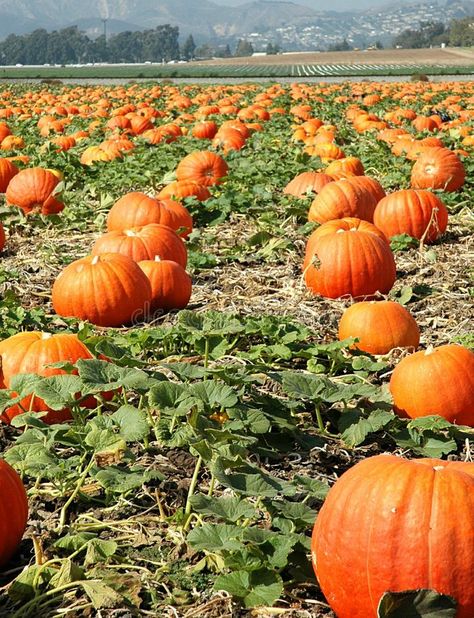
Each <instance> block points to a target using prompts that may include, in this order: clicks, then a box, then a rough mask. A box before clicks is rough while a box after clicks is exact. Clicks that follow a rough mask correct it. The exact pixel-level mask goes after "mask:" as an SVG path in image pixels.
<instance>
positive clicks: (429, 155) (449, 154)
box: [411, 147, 466, 191]
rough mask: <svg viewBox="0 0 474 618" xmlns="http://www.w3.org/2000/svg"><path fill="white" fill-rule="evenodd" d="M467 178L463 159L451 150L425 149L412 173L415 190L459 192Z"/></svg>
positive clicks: (412, 183)
mask: <svg viewBox="0 0 474 618" xmlns="http://www.w3.org/2000/svg"><path fill="white" fill-rule="evenodd" d="M465 178H466V170H465V169H464V165H463V164H462V161H461V159H460V158H459V157H458V156H457V154H456V153H455V152H453V151H452V150H450V149H449V148H439V147H434V148H425V149H424V150H423V151H422V153H421V154H420V156H419V158H418V159H417V161H416V163H415V165H414V166H413V168H412V171H411V186H412V187H413V188H414V189H442V190H443V191H457V190H458V189H460V188H461V187H462V186H463V184H464V180H465Z"/></svg>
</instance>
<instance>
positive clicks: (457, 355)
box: [390, 344, 474, 426]
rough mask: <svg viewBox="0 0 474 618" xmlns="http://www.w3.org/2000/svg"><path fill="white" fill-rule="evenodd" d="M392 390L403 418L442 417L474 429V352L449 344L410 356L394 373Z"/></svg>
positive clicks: (397, 410)
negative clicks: (433, 415)
mask: <svg viewBox="0 0 474 618" xmlns="http://www.w3.org/2000/svg"><path fill="white" fill-rule="evenodd" d="M390 391H391V393H392V396H393V405H394V409H395V411H396V412H397V413H398V414H400V416H409V417H410V418H418V417H419V416H428V415H431V414H438V415H439V416H442V417H443V418H445V419H447V420H448V421H450V422H451V423H457V424H458V425H469V426H474V407H473V402H474V352H471V351H470V350H468V349H467V348H465V347H463V346H460V345H453V344H448V345H442V346H439V347H437V348H429V349H428V350H422V351H420V352H416V353H415V354H411V355H410V356H406V357H405V358H404V359H402V360H401V361H400V362H399V364H398V365H397V367H395V370H394V372H393V373H392V377H391V379H390Z"/></svg>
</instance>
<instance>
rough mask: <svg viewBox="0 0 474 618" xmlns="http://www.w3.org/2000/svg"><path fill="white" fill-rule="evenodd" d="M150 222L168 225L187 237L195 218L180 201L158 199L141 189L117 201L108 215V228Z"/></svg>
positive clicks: (131, 226)
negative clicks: (141, 191) (142, 191)
mask: <svg viewBox="0 0 474 618" xmlns="http://www.w3.org/2000/svg"><path fill="white" fill-rule="evenodd" d="M150 223H161V224H162V225H167V226H168V227H170V228H171V229H173V230H174V231H175V232H177V233H179V235H180V236H182V237H183V238H186V237H187V236H189V234H190V233H191V231H192V229H193V219H192V217H191V215H190V214H189V212H188V210H187V209H186V208H185V207H184V206H183V205H182V204H180V203H179V202H176V201H174V200H170V199H164V200H157V199H154V198H152V197H149V196H148V195H145V194H144V193H140V192H139V191H134V192H132V193H127V194H126V195H124V196H123V197H121V198H120V199H119V200H117V201H116V202H115V204H114V205H113V206H112V208H111V209H110V211H109V214H108V216H107V230H108V231H109V232H112V231H123V230H127V229H131V228H135V227H141V226H144V225H148V224H150Z"/></svg>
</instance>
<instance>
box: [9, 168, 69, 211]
mask: <svg viewBox="0 0 474 618" xmlns="http://www.w3.org/2000/svg"><path fill="white" fill-rule="evenodd" d="M58 183H59V178H58V177H57V176H56V175H55V174H53V173H52V172H51V171H50V170H46V169H43V168H41V167H30V168H27V169H24V170H21V171H20V172H18V174H16V175H15V176H13V178H12V179H11V180H10V183H9V184H8V187H7V190H6V192H5V197H6V199H7V204H8V205H9V206H18V207H19V208H21V210H22V211H23V212H24V213H25V214H30V213H33V212H40V213H41V214H44V215H49V214H53V213H57V212H60V211H61V210H63V208H64V204H62V202H60V201H59V200H57V199H56V198H55V197H54V191H55V189H56V186H57V185H58Z"/></svg>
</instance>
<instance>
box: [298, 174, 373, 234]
mask: <svg viewBox="0 0 474 618" xmlns="http://www.w3.org/2000/svg"><path fill="white" fill-rule="evenodd" d="M384 196H385V192H384V190H383V189H382V187H381V185H380V184H379V183H378V182H377V181H376V180H374V179H372V178H368V177H367V176H351V177H350V178H343V179H341V180H337V181H335V182H331V183H329V184H327V185H326V186H325V187H323V188H322V190H321V191H320V193H319V194H318V195H317V196H316V197H315V198H314V200H313V202H312V204H311V207H310V209H309V213H308V220H309V221H316V222H317V223H324V222H325V221H331V220H332V219H342V218H343V217H357V218H358V219H365V220H366V221H372V220H373V216H374V210H375V207H376V206H377V203H378V202H379V201H380V200H381V199H382V197H384Z"/></svg>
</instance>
